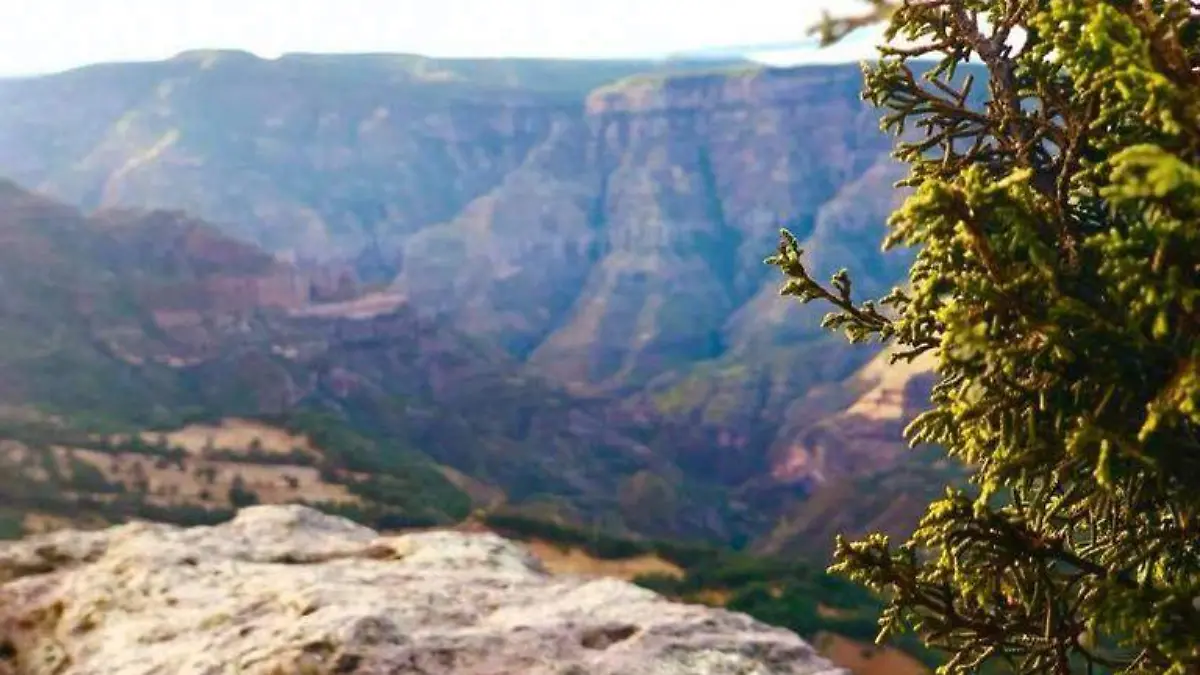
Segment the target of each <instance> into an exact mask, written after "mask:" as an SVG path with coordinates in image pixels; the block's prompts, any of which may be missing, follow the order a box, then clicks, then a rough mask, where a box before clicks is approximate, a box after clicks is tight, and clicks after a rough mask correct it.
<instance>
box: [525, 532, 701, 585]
mask: <svg viewBox="0 0 1200 675" xmlns="http://www.w3.org/2000/svg"><path fill="white" fill-rule="evenodd" d="M525 545H526V546H527V547H528V548H529V551H530V552H531V553H533V554H534V555H535V556H537V557H538V558H539V559H541V561H542V563H543V564H545V566H546V569H548V570H549V571H550V572H552V573H554V574H578V575H582V576H589V577H614V578H617V579H624V580H626V581H630V580H632V579H633V578H634V577H638V576H642V575H644V574H665V575H670V576H673V577H677V578H678V577H682V576H683V569H682V568H680V567H679V566H678V565H676V564H674V563H671V562H669V561H667V560H663V559H662V558H659V557H658V556H655V555H641V556H637V557H635V558H625V559H623V560H603V559H600V558H596V557H593V556H591V555H588V553H587V552H585V551H582V550H580V549H577V548H564V547H562V546H559V545H557V544H552V543H549V542H544V541H536V540H535V541H527V542H525Z"/></svg>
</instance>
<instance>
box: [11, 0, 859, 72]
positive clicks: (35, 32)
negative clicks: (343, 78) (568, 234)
mask: <svg viewBox="0 0 1200 675" xmlns="http://www.w3.org/2000/svg"><path fill="white" fill-rule="evenodd" d="M823 7H829V8H836V9H838V10H839V11H846V9H847V8H849V9H851V10H853V9H854V7H855V4H854V3H853V2H851V1H850V0H103V1H101V0H0V75H30V74H40V73H48V72H56V71H61V70H66V69H69V68H74V67H77V66H81V65H86V64H90V63H98V62H105V61H144V60H156V59H164V58H169V57H171V56H174V55H175V54H178V53H179V52H182V51H186V50H190V49H210V48H229V49H242V50H246V51H250V52H253V53H255V54H257V55H259V56H262V57H264V58H274V57H276V56H278V55H280V54H282V53H287V52H321V53H343V52H405V53H419V54H426V55H429V56H473V57H501V56H526V57H574V58H610V57H613V58H616V57H654V56H661V55H665V54H670V53H676V52H680V51H691V50H695V49H700V48H708V47H725V46H731V45H758V44H775V43H788V42H794V41H804V40H805V39H806V36H805V31H806V28H807V27H808V26H809V25H811V24H812V22H813V21H814V20H816V19H817V18H818V17H819V16H820V14H821V10H822V8H823ZM101 8H102V9H101ZM871 38H872V36H870V35H866V36H856V39H855V40H853V41H852V42H850V43H847V44H845V45H840V46H838V47H836V48H834V49H832V50H828V51H818V50H812V49H804V50H800V51H792V50H787V51H783V52H775V53H768V54H762V55H761V57H762V60H765V61H767V62H772V63H798V62H805V61H854V60H859V59H861V58H864V57H867V56H869V55H870V54H872V53H873V50H872V45H873V44H874V42H873V40H872V39H871Z"/></svg>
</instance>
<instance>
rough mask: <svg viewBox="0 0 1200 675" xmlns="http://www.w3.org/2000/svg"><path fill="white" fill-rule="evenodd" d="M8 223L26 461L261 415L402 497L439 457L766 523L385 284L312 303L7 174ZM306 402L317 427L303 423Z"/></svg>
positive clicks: (613, 500) (208, 246) (127, 215)
mask: <svg viewBox="0 0 1200 675" xmlns="http://www.w3.org/2000/svg"><path fill="white" fill-rule="evenodd" d="M0 232H3V233H4V235H5V246H4V247H3V256H4V257H3V259H2V262H3V263H4V264H3V267H2V268H0V281H2V282H3V284H4V293H3V294H0V297H2V298H3V302H4V312H2V313H0V335H3V336H4V337H5V339H6V340H7V341H8V342H9V343H11V345H12V348H11V349H9V350H8V351H7V352H6V357H7V358H6V360H5V361H4V362H3V364H0V368H2V369H0V376H2V381H3V382H4V387H5V390H4V391H3V392H2V393H3V397H2V398H0V404H7V405H9V406H26V407H27V408H28V407H32V408H34V409H36V410H40V411H41V412H42V413H51V414H56V415H58V417H59V422H58V423H51V422H49V421H48V420H45V419H43V422H45V423H47V424H49V426H50V428H48V429H47V428H44V427H45V424H43V425H42V426H37V427H35V428H34V429H33V430H32V432H30V431H29V429H24V427H22V425H20V424H17V425H16V426H15V428H16V432H14V433H17V435H16V436H12V435H9V436H0V438H10V439H12V440H16V441H20V442H21V443H22V444H23V447H25V448H26V450H30V451H33V452H34V454H35V455H37V456H38V457H40V458H41V459H37V458H34V459H32V460H30V461H32V464H29V463H28V462H25V463H24V464H21V466H30V467H33V468H34V469H35V473H37V471H40V470H36V467H37V466H40V465H39V464H38V462H41V461H42V460H46V461H49V460H48V459H46V458H48V457H50V455H52V454H53V453H55V452H59V450H56V448H60V449H61V448H67V449H70V448H72V447H77V448H79V449H80V450H81V451H83V452H85V454H86V453H93V454H94V453H95V452H100V453H104V452H113V453H116V454H118V455H119V454H121V453H123V452H126V451H128V452H134V453H135V454H136V452H137V451H138V449H137V448H135V449H133V450H128V449H124V450H122V449H121V448H108V447H107V446H100V445H96V443H95V442H94V440H93V439H92V438H91V437H90V436H88V434H89V433H91V432H96V431H102V430H106V429H119V430H129V429H142V430H145V429H147V428H150V429H154V430H169V429H171V428H172V426H178V425H181V424H183V423H184V422H186V421H188V420H191V419H197V418H198V419H205V420H219V419H221V418H223V417H233V416H241V417H252V418H253V417H258V418H263V417H264V416H265V417H266V418H268V419H271V420H277V422H275V423H277V424H282V425H284V427H286V428H295V425H296V424H297V423H300V424H301V426H300V427H299V428H298V431H299V432H302V433H309V434H312V433H320V434H322V435H324V436H330V437H332V438H334V439H335V441H333V442H334V447H331V448H329V451H330V452H331V453H333V454H334V455H336V456H337V457H339V458H340V459H339V460H338V461H337V462H336V463H335V464H334V465H333V468H335V469H337V470H345V471H350V472H352V474H354V475H353V476H352V478H353V479H354V480H355V481H358V480H363V479H364V476H365V479H368V480H371V479H379V480H380V481H382V482H380V483H379V486H378V490H377V491H376V492H375V494H377V495H380V497H379V498H380V499H382V500H384V501H385V502H388V503H391V504H392V505H396V504H411V503H412V501H411V500H410V497H409V496H406V495H405V494H404V491H405V490H408V489H411V488H404V485H403V483H402V482H397V480H398V479H400V478H404V479H405V480H408V479H409V478H410V477H411V476H409V474H413V473H414V472H417V473H419V472H422V471H426V469H427V468H428V467H430V466H434V465H436V466H439V467H442V469H444V470H445V471H452V472H454V475H455V476H457V477H459V478H456V480H458V482H459V483H460V484H462V485H463V489H467V490H468V491H469V492H470V491H472V490H474V491H475V492H476V493H478V494H485V495H488V497H487V499H485V500H484V501H485V502H490V501H492V500H493V497H492V496H491V495H495V494H498V495H499V498H500V499H501V500H502V501H505V502H507V503H508V504H509V505H511V506H514V507H525V508H534V509H538V510H540V511H542V512H543V513H548V514H553V515H555V516H560V517H568V518H570V519H572V520H575V521H577V522H604V523H606V526H607V527H611V528H614V529H618V530H634V531H640V532H645V533H654V534H660V535H666V534H676V535H686V536H690V537H716V538H728V537H731V536H733V535H734V534H735V533H736V532H739V531H743V530H746V529H747V528H750V529H753V530H758V529H761V528H762V527H764V526H766V524H767V523H768V522H769V521H768V520H764V519H763V516H762V515H761V514H757V515H753V516H739V515H737V514H736V513H734V511H735V510H736V505H735V504H733V503H732V502H731V501H730V500H729V499H728V495H727V494H725V493H724V492H722V490H721V489H720V488H719V487H718V486H716V485H713V484H711V481H708V480H706V479H705V478H704V477H702V476H689V475H686V474H684V473H682V472H681V471H680V470H679V469H678V468H677V467H675V466H674V465H673V464H672V462H671V461H670V460H668V459H664V458H662V457H659V456H657V455H655V454H654V453H652V452H650V451H649V450H648V449H647V448H646V447H645V446H644V445H642V444H641V443H639V442H637V441H636V440H634V439H632V438H630V437H628V436H626V435H624V434H622V433H621V432H620V431H619V430H616V429H613V428H609V427H608V426H607V425H606V424H605V423H604V415H605V406H606V405H607V403H606V402H605V401H603V400H589V399H583V398H579V397H576V396H573V395H571V394H569V393H568V392H566V391H564V390H563V389H562V388H561V387H558V386H556V385H555V384H553V383H552V382H548V381H546V380H544V379H543V378H540V377H537V376H536V375H533V374H531V373H529V372H528V371H527V369H526V368H524V366H523V365H522V364H521V363H519V362H518V361H517V360H515V359H513V358H512V357H511V356H509V355H508V353H507V352H505V351H504V350H503V349H501V348H499V347H497V346H495V345H492V344H490V343H488V342H486V341H480V340H478V339H475V338H471V337H468V336H466V335H464V334H462V333H460V332H458V331H456V330H454V329H453V328H451V327H447V326H445V325H443V324H441V323H439V322H438V321H437V320H433V319H429V318H424V317H421V316H419V315H418V314H417V313H416V312H415V311H413V310H412V308H410V307H408V306H407V305H405V304H404V303H403V301H402V300H399V299H397V298H395V297H391V296H379V295H374V296H373V295H366V296H364V297H362V298H359V299H356V300H351V301H345V302H340V303H320V304H312V303H310V302H309V300H308V298H309V297H310V296H311V295H312V284H311V282H310V281H309V279H308V278H307V277H305V276H304V275H303V274H301V273H300V272H298V271H297V270H296V269H295V268H293V267H292V266H290V265H287V264H285V263H281V262H279V261H277V260H276V259H274V258H273V257H271V256H269V255H266V254H264V253H263V252H262V251H261V250H259V249H257V248H255V247H253V246H249V245H246V244H242V243H239V242H236V241H233V240H230V239H228V238H227V237H225V236H224V235H221V234H219V233H217V232H216V231H215V230H213V229H212V228H211V227H209V226H207V225H205V224H203V223H201V222H198V221H194V220H190V219H188V218H186V217H184V216H183V215H181V214H178V213H167V212H138V211H106V212H102V213H100V214H98V215H96V216H94V217H92V218H84V217H82V216H81V215H80V214H79V213H78V212H77V211H75V210H73V209H70V208H68V207H64V206H61V205H59V204H57V203H55V202H52V201H50V200H48V199H46V198H44V197H39V196H36V195H33V194H30V193H26V192H23V191H21V190H19V189H18V188H16V187H15V186H13V185H11V184H6V185H5V186H4V190H3V192H0ZM312 414H317V415H318V419H319V420H323V421H320V422H319V424H318V425H317V426H316V427H314V426H313V425H312V424H308V423H302V421H303V420H304V419H308V418H309V417H311V415H312ZM298 416H299V417H298ZM0 418H4V416H3V415H0ZM298 420H299V421H298ZM0 421H3V420H2V419H0ZM9 421H12V420H9ZM8 426H9V425H8V424H6V425H5V430H7V427H8ZM327 427H328V428H327ZM22 429H24V432H26V433H18V432H22ZM358 446H362V449H361V450H354V448H356V447H358ZM351 450H354V451H353V452H351ZM17 454H18V455H20V456H21V457H25V455H27V454H28V453H27V452H26V451H25V450H22V451H20V452H18V453H17ZM152 454H153V453H152ZM175 454H177V453H175V452H174V450H172V449H171V448H170V447H167V448H163V449H162V452H159V453H158V455H161V457H159V459H164V460H165V461H174V460H173V459H172V458H174V456H175ZM158 455H155V456H158ZM88 456H90V455H88ZM101 456H103V455H101ZM24 461H25V460H23V459H22V460H21V462H24ZM114 461H116V460H114ZM43 463H44V462H43ZM423 467H424V468H423ZM66 474H67V475H68V477H69V474H70V472H69V471H67V472H66ZM13 475H14V476H16V475H24V474H23V473H21V472H17V473H14V474H13ZM30 475H33V474H30ZM110 482H111V481H110ZM342 482H345V481H342ZM425 482H426V483H429V481H428V480H425ZM71 485H72V483H70V481H67V482H65V483H63V486H64V489H68V490H70V489H75V488H74V487H71ZM645 485H651V486H656V489H655V490H651V491H650V492H649V493H648V494H643V493H642V492H640V491H639V487H640V486H645ZM389 486H390V487H389ZM127 487H128V486H127ZM401 488H404V489H401ZM389 490H392V491H395V490H399V492H397V493H396V494H389ZM389 500H390V501H389ZM647 500H652V502H651V501H647ZM650 506H652V507H653V508H649V507H650ZM422 510H423V509H422V507H419V506H418V508H417V513H416V514H414V515H419V514H420V512H421V511H422ZM462 515H464V514H463V513H459V514H458V517H461V516H462ZM421 517H425V516H421ZM753 520H758V522H757V523H754V524H752V523H751V521H753Z"/></svg>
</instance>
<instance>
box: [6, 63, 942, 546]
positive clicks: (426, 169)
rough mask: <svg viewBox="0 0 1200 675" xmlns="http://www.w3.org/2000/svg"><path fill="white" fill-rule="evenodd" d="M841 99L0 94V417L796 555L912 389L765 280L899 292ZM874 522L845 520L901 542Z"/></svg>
mask: <svg viewBox="0 0 1200 675" xmlns="http://www.w3.org/2000/svg"><path fill="white" fill-rule="evenodd" d="M714 65H715V66H716V67H715V68H714ZM860 86H861V74H860V72H859V69H858V68H857V67H856V66H849V65H847V66H813V67H804V68H795V69H771V68H766V67H761V66H754V65H746V64H735V65H730V64H727V63H717V64H714V63H712V62H710V61H708V60H707V59H690V60H687V59H685V60H675V61H668V62H633V61H631V62H572V61H538V60H513V61H504V60H499V61H487V60H443V59H427V58H422V57H417V56H405V55H358V56H353V55H352V56H315V55H289V56H285V57H282V58H280V59H276V60H269V61H268V60H262V59H258V58H256V57H254V56H252V55H249V54H245V53H239V52H223V51H200V52H189V53H186V54H182V55H180V56H179V57H177V58H174V59H172V60H169V61H164V62H159V63H146V64H107V65H97V66H92V67H88V68H83V69H79V70H75V71H71V72H67V73H62V74H58V75H53V76H47V77H40V78H27V79H20V80H5V81H0V175H5V176H8V177H10V178H12V179H13V180H15V181H16V182H17V183H19V184H20V185H22V186H25V187H26V188H28V189H31V190H36V191H37V192H39V193H41V194H43V195H45V196H44V197H43V196H34V195H32V194H30V193H28V192H26V191H24V190H22V189H19V188H18V187H16V186H15V185H5V186H4V187H3V189H2V190H0V238H2V240H3V242H4V246H3V247H0V265H2V267H0V342H2V345H3V348H4V350H5V351H4V360H3V362H0V378H3V379H2V381H0V403H4V404H7V405H8V406H9V409H12V410H23V411H28V409H29V408H30V407H31V406H32V407H33V408H36V409H38V410H40V411H41V413H40V414H39V415H35V417H38V418H39V419H42V418H43V417H44V414H51V415H54V416H57V417H56V419H59V420H67V424H68V426H70V427H72V428H74V429H85V430H86V429H99V428H104V429H113V430H130V429H135V428H137V429H147V428H156V429H167V428H171V427H173V426H175V427H177V426H180V425H184V424H186V423H188V422H189V421H193V422H194V421H196V420H200V419H207V421H209V422H215V421H217V420H218V419H219V418H223V417H235V416H236V417H239V418H263V417H264V416H267V417H270V416H274V419H276V420H277V421H278V420H280V419H283V418H287V419H292V417H294V416H295V415H299V414H301V413H304V414H306V415H307V414H316V413H320V414H321V415H326V416H327V417H322V419H325V420H330V419H332V420H335V423H336V424H337V425H341V426H344V427H345V429H347V430H348V431H349V432H350V433H353V434H358V435H360V436H362V437H364V438H366V439H368V441H369V442H370V443H372V444H374V445H373V446H372V447H373V448H375V450H372V452H375V453H376V454H378V455H380V456H388V455H389V453H393V450H392V449H389V448H391V447H392V446H393V445H394V446H395V448H398V449H395V450H394V452H395V453H401V454H403V455H404V456H405V457H408V458H410V460H411V462H412V463H410V464H405V466H417V465H418V464H420V465H421V466H423V467H426V468H429V467H435V468H437V470H438V471H442V472H443V473H444V474H445V475H451V476H454V477H455V480H454V481H451V482H453V483H454V484H455V487H454V488H453V489H454V490H458V491H460V492H461V493H462V494H464V495H468V499H469V501H470V502H471V503H472V505H473V507H480V506H485V505H489V504H490V505H493V506H494V503H495V496H496V495H500V497H499V499H500V501H501V502H503V503H504V504H505V505H506V508H516V509H524V510H526V511H530V512H536V513H539V514H546V515H549V516H553V517H561V518H565V519H568V520H572V521H576V522H583V523H588V524H594V525H600V526H604V527H610V528H612V529H618V530H625V531H631V532H635V533H643V534H652V535H655V536H682V537H706V538H710V539H721V540H725V541H739V542H740V541H747V540H758V541H760V542H762V544H761V545H762V546H765V547H769V548H772V549H774V550H795V548H796V546H800V547H804V546H810V543H809V542H810V541H811V539H809V537H811V536H812V535H813V534H820V535H821V536H822V537H823V536H824V535H825V534H826V532H825V531H823V530H822V529H821V528H819V527H815V526H810V525H805V523H810V522H812V517H811V515H810V514H806V511H805V509H806V508H820V509H828V508H829V504H830V503H831V502H830V500H831V499H832V500H834V502H833V503H836V500H838V499H854V495H853V494H847V490H846V489H845V488H844V487H842V486H844V485H845V484H846V481H856V480H868V479H870V478H871V477H872V476H882V475H884V473H885V472H888V471H895V470H900V469H901V468H902V466H903V459H902V457H903V455H902V452H903V450H902V447H903V446H902V443H901V442H900V440H899V429H900V427H901V426H902V424H903V422H904V420H905V419H906V418H908V417H910V416H911V414H912V413H913V412H914V411H915V410H916V409H917V408H919V406H920V401H921V400H922V392H923V391H925V389H924V388H925V387H927V386H928V382H927V379H928V378H926V377H925V376H924V375H923V374H922V372H923V371H921V370H920V369H914V370H913V371H912V372H909V373H907V374H901V375H900V376H895V375H889V374H887V373H886V372H885V371H884V370H882V369H881V368H880V367H879V363H878V360H877V358H876V356H877V355H876V353H875V352H873V351H872V350H871V349H869V348H864V347H850V346H848V345H845V344H844V343H843V342H842V341H841V340H840V339H839V338H838V337H837V336H830V335H828V334H826V333H824V332H823V331H821V330H820V329H819V328H818V325H817V324H818V321H819V314H820V310H819V309H814V308H804V307H800V306H798V305H797V304H795V303H791V302H787V301H784V300H781V299H779V298H778V296H777V290H776V289H777V286H778V283H779V279H777V278H775V277H774V276H773V275H772V274H771V271H770V269H769V268H767V267H766V266H765V265H763V264H762V262H761V261H762V259H763V258H764V257H765V256H766V255H768V254H769V253H770V252H771V251H772V249H773V247H774V244H775V240H776V237H777V232H778V229H779V228H780V227H784V226H786V227H788V228H789V229H791V230H792V231H793V232H795V233H796V234H798V235H799V236H800V237H801V238H802V239H804V240H805V241H806V242H807V248H808V250H809V251H810V253H811V256H812V260H811V262H812V264H813V265H814V267H815V269H816V270H817V271H818V272H820V273H821V274H825V275H827V274H830V273H832V272H833V271H835V270H837V269H839V268H841V267H848V268H851V269H852V270H854V271H855V272H856V273H857V277H856V280H857V282H858V289H859V292H860V293H863V294H875V293H879V292H882V291H884V290H886V289H887V288H890V286H891V285H892V284H894V283H896V282H897V281H898V280H899V279H900V278H901V277H902V273H903V271H904V269H905V268H906V264H907V262H908V258H907V257H906V256H905V255H904V254H903V253H897V254H887V255H883V254H882V253H880V249H879V242H880V241H881V239H882V234H883V225H884V221H885V219H886V216H887V214H888V213H889V212H890V210H891V209H892V208H893V207H894V206H895V204H896V203H897V200H898V199H899V198H900V193H898V192H897V191H896V190H894V189H893V187H892V185H893V183H894V182H895V181H896V180H897V179H898V178H899V177H900V175H901V169H900V167H898V166H897V165H896V164H895V163H893V161H892V160H890V159H889V149H890V142H889V140H888V139H887V138H885V137H884V136H883V135H882V134H880V133H879V132H878V130H877V122H876V119H877V118H876V113H875V112H874V111H873V110H871V109H870V108H868V107H867V106H866V105H865V104H863V103H861V102H860V101H859V98H858V92H859V89H860ZM52 200H57V201H58V202H62V203H56V202H55V201H52ZM63 203H65V204H70V205H72V207H74V208H79V209H82V210H83V212H93V211H95V212H96V213H95V215H92V216H90V217H85V216H83V215H81V213H79V212H76V211H74V210H73V209H72V208H71V207H67V206H64V205H63ZM155 209H159V210H157V211H156V210H155ZM163 209H165V211H164V210H163ZM185 214H186V215H185ZM199 219H203V221H205V222H201V220H199ZM280 416H283V418H280ZM280 423H281V424H282V423H283V422H280ZM289 423H294V420H293V422H289ZM414 458H415V459H414ZM406 461H409V460H406ZM343 464H344V463H343ZM929 466H930V468H929V471H925V469H923V468H922V469H918V470H917V471H916V474H914V475H917V478H916V479H915V480H917V481H918V482H920V481H922V480H925V478H924V477H926V475H927V474H928V476H932V478H930V480H931V481H933V483H936V480H935V478H936V477H938V476H941V475H943V474H942V473H938V472H943V469H944V467H941V466H938V467H932V465H931V464H930V465H929ZM340 469H342V470H350V469H348V468H347V467H346V466H341V467H340ZM390 470H391V471H393V473H397V472H399V473H402V471H400V469H396V468H395V467H393V469H390ZM414 470H415V469H414ZM422 470H424V469H422ZM447 472H448V473H447ZM881 472H882V473H881ZM389 475H390V474H389ZM397 475H398V474H397ZM397 480H398V479H397ZM881 480H882V479H881ZM893 483H895V481H892V483H888V482H887V481H884V482H882V483H880V484H881V485H890V484H893ZM931 484H932V483H931ZM909 488H911V485H909V487H907V488H905V489H906V490H908V489H909ZM439 489H440V488H439ZM823 491H824V492H823ZM822 494H827V495H834V496H826V497H823V499H824V500H825V501H820V500H814V495H822ZM876 497H877V498H876V499H875V500H874V501H873V502H872V503H874V504H877V505H878V508H876V507H871V508H868V509H866V510H867V511H870V512H869V513H860V511H862V509H859V510H858V511H855V515H854V517H853V519H852V522H849V523H848V527H850V528H851V529H853V528H855V527H858V526H860V525H863V524H864V523H870V524H881V525H882V526H884V527H886V528H889V529H895V530H902V529H904V528H906V527H910V526H911V524H912V522H913V519H914V518H915V514H916V512H915V511H914V510H913V509H912V508H909V509H907V510H905V509H900V510H899V511H895V509H893V510H892V511H888V509H889V508H891V507H892V504H891V503H890V502H887V500H886V499H884V498H883V497H880V496H879V495H876ZM808 504H812V505H814V506H812V507H806V505H808ZM426 511H428V512H425V511H423V512H422V513H420V514H418V515H421V516H422V517H433V518H435V519H437V518H454V517H457V516H455V515H454V514H455V513H458V512H459V509H458V507H455V508H446V509H438V508H435V509H432V510H431V511H430V510H426ZM901 511H902V512H901ZM889 513H890V514H891V515H889ZM780 523H782V525H780ZM777 525H779V527H780V528H782V529H776V527H777ZM796 542H799V544H797V543H796ZM820 545H823V544H811V546H818V547H819V546H820Z"/></svg>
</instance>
